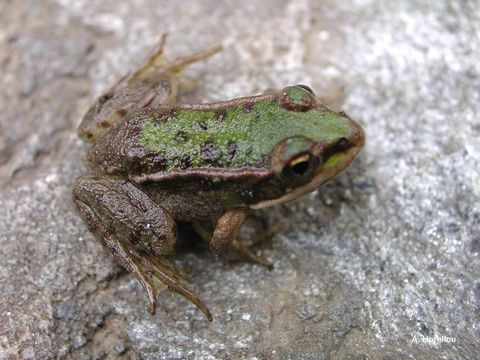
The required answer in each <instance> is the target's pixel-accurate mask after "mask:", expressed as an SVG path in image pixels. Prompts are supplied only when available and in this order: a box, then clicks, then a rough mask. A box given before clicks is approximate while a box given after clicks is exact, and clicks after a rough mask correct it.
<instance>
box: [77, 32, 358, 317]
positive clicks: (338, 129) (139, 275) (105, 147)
mask: <svg viewBox="0 0 480 360" xmlns="http://www.w3.org/2000/svg"><path fill="white" fill-rule="evenodd" d="M164 44H165V37H162V39H161V40H160V42H159V44H157V46H156V47H155V48H154V49H153V51H152V52H151V53H150V54H149V55H148V56H147V58H146V59H145V60H144V62H143V63H142V64H141V65H140V66H139V68H138V69H137V70H135V71H133V72H131V73H130V74H128V75H126V76H124V77H123V78H122V79H120V80H119V82H118V83H117V84H115V85H114V86H113V87H112V88H111V89H109V90H108V91H107V92H106V93H105V94H103V95H102V96H100V97H99V98H98V99H97V101H96V102H95V103H94V104H93V106H92V107H91V108H90V109H89V110H88V111H87V113H86V115H85V117H84V118H83V120H82V122H81V123H80V125H79V127H78V134H79V136H80V138H82V139H84V140H85V141H87V142H88V143H90V144H91V146H90V148H89V149H88V150H87V154H86V157H85V160H86V162H87V164H88V165H89V168H90V169H91V174H89V175H84V176H81V177H79V178H78V179H76V180H75V181H74V183H73V187H72V188H73V190H72V191H73V201H74V203H75V204H76V206H77V208H78V210H79V212H80V215H81V216H82V217H83V219H84V221H85V223H86V225H87V227H88V229H89V230H90V231H91V232H92V233H93V234H94V235H95V237H96V238H97V239H98V240H99V241H100V243H102V244H103V245H104V246H105V248H106V249H107V250H108V252H109V253H110V254H111V255H112V256H113V258H114V259H115V260H116V261H118V263H119V264H120V265H121V266H122V267H123V268H125V269H126V270H127V271H128V272H129V273H131V274H132V275H133V276H134V277H135V278H136V279H137V280H138V281H139V282H140V284H141V285H142V287H143V288H144V290H145V293H146V295H147V299H148V303H149V310H150V312H151V313H152V314H155V312H156V307H157V297H158V294H159V291H160V290H161V289H163V288H167V289H168V290H170V291H171V292H174V293H177V294H179V295H181V296H183V297H184V298H186V299H187V300H189V301H190V302H192V303H193V304H194V305H196V306H197V307H198V309H200V310H201V311H202V312H203V313H204V315H205V316H206V318H207V319H208V320H209V321H212V320H213V316H212V313H211V312H210V310H209V308H208V307H207V306H206V305H205V303H204V302H203V301H202V300H201V299H200V297H199V296H198V295H197V294H196V293H195V292H194V291H193V290H192V289H190V287H189V285H186V284H187V283H191V278H190V276H189V275H188V274H186V273H185V272H184V271H183V270H182V269H179V268H178V267H177V266H176V265H175V264H174V263H173V262H172V261H171V257H172V256H173V255H174V253H175V249H176V245H177V239H178V231H179V226H181V225H180V224H184V223H190V224H194V225H199V227H198V228H199V229H205V228H206V227H205V225H203V224H208V226H209V227H210V228H211V231H210V232H206V233H205V231H202V230H199V233H202V234H203V236H202V237H203V238H205V239H206V241H207V243H208V246H209V248H210V249H211V250H212V251H213V252H214V253H215V254H218V255H219V256H220V257H225V258H229V257H233V258H236V259H241V260H246V261H250V262H254V263H257V264H259V265H264V266H268V267H271V263H270V262H269V261H267V260H266V259H264V258H263V257H262V256H260V255H257V253H256V252H255V251H253V250H252V249H251V248H250V247H249V246H247V244H245V243H244V242H243V241H242V239H240V238H239V236H238V235H239V232H240V229H241V228H242V225H243V224H244V223H245V221H246V220H247V219H248V218H249V217H250V216H252V214H254V212H255V210H258V209H263V208H267V207H271V206H274V205H278V204H284V203H288V202H291V201H293V200H295V199H297V198H299V197H301V196H302V195H305V194H308V193H310V192H312V191H314V190H316V189H317V188H319V187H320V186H321V185H322V184H324V183H326V182H327V181H329V180H331V179H333V178H334V177H335V176H336V175H338V174H339V173H341V172H342V171H343V170H345V169H346V168H347V167H348V166H349V165H350V164H351V163H352V162H353V160H354V159H355V158H356V157H357V156H358V154H359V153H360V151H361V149H362V147H363V145H364V142H365V132H364V130H363V129H362V127H361V125H360V124H359V123H358V122H357V121H355V120H353V119H352V118H351V117H349V116H348V115H347V114H346V113H345V112H337V111H334V110H331V109H330V108H329V107H328V106H326V105H325V104H324V103H323V102H322V101H321V99H320V98H319V97H318V96H317V95H316V94H315V93H314V91H313V90H312V89H311V88H310V87H309V86H306V85H303V84H299V85H289V86H286V87H284V88H283V89H281V90H277V91H273V90H269V91H268V92H267V93H263V94H259V95H252V96H246V97H238V98H235V99H231V100H224V101H217V102H210V103H198V104H182V103H177V97H178V94H179V92H180V90H181V89H182V86H183V85H182V84H183V82H182V81H183V80H182V75H181V73H182V70H183V69H184V68H185V67H186V66H188V65H189V64H191V63H193V62H196V61H199V60H203V59H206V58H208V57H210V56H212V55H213V54H216V53H217V52H219V51H220V50H221V47H220V46H215V47H212V48H209V49H207V50H203V51H200V52H197V53H194V54H193V55H189V56H186V57H182V58H178V59H174V60H168V59H167V58H166V57H165V56H164V54H163V48H164Z"/></svg>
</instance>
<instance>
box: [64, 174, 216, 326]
mask: <svg viewBox="0 0 480 360" xmlns="http://www.w3.org/2000/svg"><path fill="white" fill-rule="evenodd" d="M73 197H74V201H75V203H76V205H77V206H78V208H79V210H80V213H81V214H82V216H83V218H84V219H85V221H86V223H87V225H88V227H89V229H90V230H91V231H92V232H93V233H94V234H95V235H96V237H97V238H98V239H99V240H100V241H101V242H102V243H103V244H104V245H105V247H106V248H107V250H108V251H109V252H110V254H111V255H112V256H113V257H114V258H115V259H116V260H117V261H118V262H119V263H120V264H121V265H122V266H123V267H124V268H125V269H126V270H127V271H129V272H130V273H132V274H133V275H134V276H135V277H136V278H137V279H138V281H139V282H140V283H141V284H142V286H143V287H144V289H145V291H146V293H147V297H148V300H149V303H150V312H151V313H152V314H155V312H156V297H157V293H158V286H157V285H158V283H160V284H161V285H163V286H165V287H166V288H168V289H169V290H170V291H173V292H176V293H178V294H180V295H182V296H184V297H185V298H186V299H188V300H190V301H191V302H192V303H193V304H195V305H196V306H197V307H198V308H199V309H200V310H201V311H202V312H203V313H204V314H205V315H206V316H207V318H208V320H209V321H212V315H211V313H210V311H209V310H208V308H207V307H206V306H205V304H204V303H203V302H202V301H201V300H200V298H199V297H198V296H197V295H196V294H195V293H194V292H192V291H191V290H189V289H187V288H186V287H184V286H183V285H182V284H181V282H180V281H181V279H186V280H188V277H187V276H186V275H185V274H184V273H183V272H181V271H179V270H178V269H176V268H175V267H174V266H173V265H171V264H170V263H169V262H167V260H166V259H165V257H164V255H166V254H168V253H171V252H172V251H173V246H174V243H175V240H176V227H175V222H174V220H173V218H172V217H171V216H170V214H168V213H167V212H166V211H165V210H164V209H162V208H161V207H160V206H158V205H157V204H155V203H154V202H153V201H152V200H151V199H150V198H149V197H148V196H147V195H145V194H144V193H143V192H141V191H140V190H138V189H137V188H136V187H135V186H133V185H132V184H131V183H129V182H127V181H120V180H119V181H115V180H110V179H107V178H103V177H94V176H83V177H81V178H79V179H77V180H76V181H75V183H74V186H73Z"/></svg>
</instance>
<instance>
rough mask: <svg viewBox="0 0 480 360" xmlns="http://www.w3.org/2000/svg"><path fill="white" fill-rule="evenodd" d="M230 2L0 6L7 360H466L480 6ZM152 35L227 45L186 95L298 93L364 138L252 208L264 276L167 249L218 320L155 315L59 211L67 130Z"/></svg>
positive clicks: (181, 309) (172, 43)
mask: <svg viewBox="0 0 480 360" xmlns="http://www.w3.org/2000/svg"><path fill="white" fill-rule="evenodd" d="M239 4H240V3H239V2H236V1H222V2H218V1H213V0H206V1H202V2H198V1H178V2H174V1H154V0H143V1H140V0H138V1H131V2H128V3H119V2H118V1H113V0H107V1H102V2H97V3H95V4H94V3H93V2H91V1H86V0H76V1H71V0H56V1H53V0H50V1H32V0H31V1H28V0H12V1H4V2H2V3H1V4H0V23H1V24H2V25H1V27H0V83H1V84H2V85H1V89H2V91H1V92H0V108H1V109H2V111H1V113H0V183H1V185H2V187H1V191H0V213H1V215H2V216H1V219H0V284H1V289H2V295H1V301H0V312H1V316H2V318H1V335H0V358H1V359H14V358H23V359H46V358H69V359H91V358H94V359H96V358H107V359H117V358H120V359H121V358H124V359H127V358H133V357H136V358H141V359H185V358H186V359H194V358H199V359H215V358H226V359H237V358H251V359H254V358H256V359H270V358H272V359H407V358H408V359H411V358H415V359H427V358H436V359H478V358H479V357H480V344H479V341H478V339H479V336H480V315H479V314H480V282H479V280H478V274H479V273H480V260H479V255H480V245H479V244H480V237H479V228H480V227H479V225H480V182H479V180H478V179H479V178H480V166H479V165H480V120H479V116H480V111H479V109H480V108H479V105H478V104H479V100H480V87H479V77H480V67H479V66H480V65H479V61H478V60H479V59H480V47H479V46H478V40H479V36H480V25H479V24H480V6H479V4H478V2H476V1H462V0H449V1H447V0H445V1H440V0H438V1H435V2H427V1H409V2H406V1H394V0H387V1H381V2H380V1H378V2H374V1H368V0H365V1H358V0H357V1H354V0H348V1H342V2H337V1H333V0H326V1H322V2H318V1H313V0H310V1H309V0H296V1H274V0H265V1H262V2H260V1H253V0H245V1H242V2H241V5H239ZM162 32H168V33H169V43H168V51H169V52H170V53H171V54H172V56H174V55H175V54H186V53H189V52H191V51H193V50H199V49H202V48H205V47H208V46H210V45H213V44H216V43H223V45H224V46H225V50H224V51H223V52H222V53H221V54H219V55H217V56H216V57H215V58H212V59H210V60H208V61H207V62H202V63H198V64H195V65H194V66H192V67H191V68H190V69H188V71H187V75H188V76H190V77H192V78H194V79H197V80H198V88H197V89H196V90H195V91H193V92H191V93H189V94H184V95H183V97H182V101H185V102H186V101H211V100H220V99H227V98H232V97H237V96H242V95H249V94H254V93H259V92H262V91H264V90H265V89H268V88H278V87H281V86H284V85H286V84H295V83H307V84H309V85H311V87H312V88H314V89H316V90H317V92H318V93H319V94H320V95H322V96H324V97H325V98H326V99H329V100H330V103H331V106H332V107H335V108H343V109H344V110H346V111H347V112H348V113H349V114H350V115H351V116H352V117H354V118H356V119H358V120H360V121H361V122H362V124H363V125H364V127H365V130H366V133H367V145H366V148H365V151H364V152H363V154H362V155H361V157H360V159H359V160H358V161H357V162H356V163H355V164H354V165H353V166H352V167H351V168H350V169H349V170H348V171H347V172H346V173H345V174H344V175H342V176H340V177H339V178H338V179H336V180H335V181H333V182H331V183H329V184H327V185H326V186H324V187H323V188H322V190H321V191H319V192H315V193H313V194H311V195H309V196H306V197H305V198H303V199H302V200H301V201H299V202H296V203H294V204H289V205H285V206H280V207H277V208H274V209H269V210H268V211H265V212H264V214H263V215H264V216H266V217H267V219H268V221H269V222H271V223H277V224H282V226H281V227H282V230H281V231H280V233H279V234H278V235H277V236H275V237H274V238H273V240H272V242H271V243H269V244H266V245H265V246H264V247H263V248H262V251H263V252H264V254H265V255H266V256H267V257H268V258H269V259H270V260H271V261H273V262H274V264H275V269H274V270H272V271H268V270H266V269H263V268H259V267H256V266H252V265H249V264H228V263H224V262H221V261H219V260H218V259H215V258H214V257H213V256H212V255H211V254H209V253H208V252H201V251H189V252H182V253H180V254H178V255H177V256H176V259H177V261H178V263H179V265H181V266H182V267H183V268H184V269H186V270H187V271H188V272H190V273H192V274H195V276H194V280H195V282H194V289H195V290H196V291H197V292H198V293H199V294H200V296H201V297H202V299H203V300H204V301H205V302H206V303H207V304H208V305H209V307H210V309H211V310H212V312H213V314H214V316H215V320H214V322H213V323H212V324H209V323H208V322H207V321H206V320H205V319H204V317H203V315H202V314H201V313H199V311H198V310H197V309H196V308H195V307H194V306H193V305H191V304H189V303H188V302H187V301H185V300H184V299H181V298H179V297H178V296H170V295H169V294H168V293H162V294H161V295H160V297H159V313H158V314H157V315H156V316H155V317H152V316H150V315H149V313H148V311H147V304H146V299H145V296H144V293H143V290H142V289H141V287H140V285H139V284H137V283H136V281H135V280H134V279H133V278H132V277H131V276H129V275H128V274H126V273H125V272H123V271H122V270H121V268H120V267H119V266H117V265H115V264H114V262H113V261H112V260H111V259H110V257H109V256H108V254H107V253H106V251H105V250H104V249H103V248H102V247H101V246H100V245H99V244H97V243H96V242H95V241H94V239H93V237H92V235H91V234H90V233H89V232H88V231H87V229H86V227H85V225H84V224H83V222H82V221H81V219H80V218H79V215H78V213H77V212H76V211H75V208H74V206H73V204H72V200H71V193H70V185H71V183H72V181H73V179H75V178H76V177H77V176H79V175H81V174H83V173H85V172H86V169H85V167H84V165H83V164H82V161H81V159H82V156H83V154H84V152H85V150H86V148H87V146H86V145H85V144H83V143H82V142H81V141H79V140H78V139H77V138H76V135H75V127H76V124H77V122H78V121H79V119H80V118H81V117H82V115H83V113H84V111H85V110H86V109H87V108H88V106H89V104H90V103H91V102H92V100H93V99H94V98H95V97H96V96H98V95H99V94H100V93H101V92H102V91H103V90H104V89H106V88H107V87H108V86H109V85H111V84H112V83H113V82H114V81H115V80H116V79H118V77H120V76H121V75H123V74H124V73H125V72H126V71H127V70H129V69H131V68H132V67H133V66H134V65H135V64H136V63H138V61H139V60H140V59H141V58H142V57H143V56H144V54H145V53H146V51H148V49H149V48H150V47H151V46H152V45H153V44H154V42H155V41H156V40H157V39H158V37H159V35H160V34H161V33H162ZM453 340H454V341H453Z"/></svg>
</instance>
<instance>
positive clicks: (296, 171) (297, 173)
mask: <svg viewBox="0 0 480 360" xmlns="http://www.w3.org/2000/svg"><path fill="white" fill-rule="evenodd" d="M318 163H319V159H318V157H316V156H314V155H312V154H310V153H304V154H300V155H298V156H296V157H294V158H293V159H292V160H290V161H289V162H288V163H287V164H286V165H285V167H284V168H283V170H282V173H281V177H282V179H283V180H284V181H285V182H287V183H288V184H289V185H301V184H303V183H305V182H307V181H308V180H309V179H310V178H311V177H312V175H313V174H314V173H315V169H316V168H317V166H318Z"/></svg>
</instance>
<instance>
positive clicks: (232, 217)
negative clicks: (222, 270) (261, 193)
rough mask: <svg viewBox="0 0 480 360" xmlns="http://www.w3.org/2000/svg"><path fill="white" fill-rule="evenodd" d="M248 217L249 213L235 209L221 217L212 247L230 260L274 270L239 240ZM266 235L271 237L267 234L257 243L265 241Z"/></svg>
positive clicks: (211, 243)
mask: <svg viewBox="0 0 480 360" xmlns="http://www.w3.org/2000/svg"><path fill="white" fill-rule="evenodd" d="M247 217H248V213H247V212H246V211H244V210H241V209H233V210H230V211H227V212H226V213H224V214H223V215H222V216H220V217H219V218H218V219H217V223H216V225H215V230H214V231H213V236H212V238H211V240H210V247H211V248H212V250H213V251H214V252H216V253H217V254H219V255H222V256H223V257H225V258H227V259H229V260H236V261H237V260H241V261H248V262H252V263H255V264H258V265H262V266H266V267H267V268H269V269H272V268H273V265H272V264H271V263H270V262H269V261H268V260H266V259H264V258H263V257H261V256H258V255H256V254H255V253H254V252H253V251H252V250H250V248H249V247H248V246H247V245H245V244H244V243H242V241H241V240H239V239H237V235H238V232H239V231H240V228H241V226H242V224H243V223H244V222H245V220H246V219H247ZM260 235H261V234H260ZM266 235H269V236H271V235H270V234H269V233H267V232H266V233H265V234H263V236H260V237H259V238H258V239H257V240H256V243H258V242H259V241H263V240H265V236H266Z"/></svg>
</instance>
